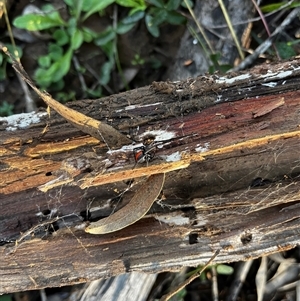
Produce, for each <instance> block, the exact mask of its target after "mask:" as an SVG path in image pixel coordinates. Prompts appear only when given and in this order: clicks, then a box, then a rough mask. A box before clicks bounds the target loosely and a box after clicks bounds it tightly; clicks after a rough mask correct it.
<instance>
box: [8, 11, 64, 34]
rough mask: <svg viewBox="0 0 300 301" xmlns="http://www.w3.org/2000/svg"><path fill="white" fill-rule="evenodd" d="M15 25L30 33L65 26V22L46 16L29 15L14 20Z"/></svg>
mask: <svg viewBox="0 0 300 301" xmlns="http://www.w3.org/2000/svg"><path fill="white" fill-rule="evenodd" d="M13 25H14V26H15V27H17V28H22V29H26V30H29V31H36V30H44V29H48V28H52V27H57V26H63V25H65V23H64V22H63V20H58V19H53V18H50V17H49V16H45V15H36V14H28V15H25V16H20V17H17V18H16V19H14V21H13Z"/></svg>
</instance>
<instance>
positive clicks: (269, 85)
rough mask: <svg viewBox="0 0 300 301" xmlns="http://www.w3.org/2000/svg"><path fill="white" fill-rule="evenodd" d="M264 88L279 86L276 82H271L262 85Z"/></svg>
mask: <svg viewBox="0 0 300 301" xmlns="http://www.w3.org/2000/svg"><path fill="white" fill-rule="evenodd" d="M261 85H262V86H265V87H269V88H274V87H276V86H277V83H276V82H269V83H264V84H261Z"/></svg>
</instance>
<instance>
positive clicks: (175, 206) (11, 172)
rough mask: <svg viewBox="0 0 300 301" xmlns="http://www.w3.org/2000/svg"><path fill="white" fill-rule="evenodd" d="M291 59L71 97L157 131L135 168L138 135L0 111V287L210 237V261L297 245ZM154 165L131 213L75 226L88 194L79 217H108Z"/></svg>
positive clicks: (195, 251)
mask: <svg viewBox="0 0 300 301" xmlns="http://www.w3.org/2000/svg"><path fill="white" fill-rule="evenodd" d="M299 62H300V61H299V60H297V59H295V60H293V61H289V62H285V63H278V64H274V65H263V66H258V67H256V68H254V69H252V70H251V71H250V72H247V73H243V74H241V73H240V74H231V75H228V76H227V77H226V78H225V77H224V78H223V77H220V76H218V75H214V76H211V77H198V78H196V79H188V80H186V81H182V82H176V83H171V82H165V83H153V84H152V85H151V86H149V87H144V88H140V89H136V90H132V91H129V92H126V93H121V94H118V95H112V96H110V97H107V98H104V99H99V100H85V101H78V102H74V103H72V104H71V105H70V106H71V107H72V108H73V109H76V110H77V111H80V112H81V113H84V114H86V115H89V116H91V117H93V118H95V119H99V120H101V121H105V122H107V123H108V124H110V125H113V126H114V127H115V128H116V129H118V130H119V131H120V132H122V133H123V134H126V135H127V136H128V137H130V139H131V140H135V141H139V142H144V143H148V142H149V141H150V140H153V139H155V142H154V144H156V148H155V156H154V158H153V160H152V161H151V162H149V164H148V165H147V164H146V163H139V164H137V165H136V166H135V168H134V169H133V167H134V165H135V161H134V157H133V148H134V147H136V146H137V145H138V143H136V144H132V145H129V146H127V147H123V148H121V149H117V150H113V151H108V147H109V146H107V145H106V144H105V143H103V142H99V141H98V140H96V139H94V138H91V137H90V136H87V135H85V134H83V133H82V132H80V131H78V130H77V129H75V128H74V127H73V126H72V125H69V124H68V123H67V122H66V121H65V120H64V119H63V118H61V117H60V116H58V115H57V114H56V113H53V112H51V115H50V117H49V116H48V115H47V114H46V113H36V114H32V115H31V116H33V117H34V118H35V119H31V122H30V123H29V124H27V126H26V128H23V129H22V128H20V127H21V126H24V123H19V124H18V125H17V126H16V122H15V123H14V126H16V130H14V131H12V130H11V131H9V128H10V129H12V126H13V125H12V124H10V125H8V121H9V122H12V121H11V120H12V119H11V118H10V119H2V124H1V136H0V141H1V142H0V143H1V145H0V150H1V162H0V167H1V168H0V173H1V177H0V179H1V182H0V193H1V194H0V204H1V213H2V214H1V217H0V239H1V244H2V246H1V247H0V249H1V261H0V292H1V293H8V292H13V291H22V290H28V289H38V288H43V287H49V286H62V285H71V284H75V283H82V282H86V281H90V280H94V279H99V278H101V277H109V276H113V275H118V274H122V273H126V272H131V271H138V272H149V273H156V272H161V271H167V270H168V271H170V270H177V269H179V268H181V267H182V266H196V265H199V264H204V263H205V262H207V261H208V260H209V258H210V257H211V256H212V255H213V254H214V252H215V251H217V250H220V254H219V255H218V256H217V257H216V259H215V260H214V261H215V262H230V261H238V260H247V259H249V258H256V257H259V256H262V255H266V254H269V253H273V252H277V251H281V250H287V249H290V248H292V247H294V246H295V245H297V244H298V242H299V238H298V237H299V235H298V231H299V229H298V227H299V215H300V207H299V201H300V193H299V180H300V177H299V174H300V164H299V162H300V147H299V136H300V128H299V125H300V114H299V112H300V91H299V89H298V87H299V74H300V67H299ZM24 116H27V118H28V115H24ZM24 118H25V117H24ZM7 120H8V121H7ZM27 121H28V119H27ZM23 122H24V120H23ZM161 172H165V173H166V180H165V184H164V187H163V194H162V196H161V202H160V205H159V204H155V205H154V206H153V207H152V208H151V210H150V212H149V214H147V215H146V216H145V217H144V218H143V219H142V220H140V221H138V222H137V223H135V224H133V225H131V226H129V227H128V228H124V229H122V230H120V231H117V232H113V233H110V234H106V235H90V234H88V233H85V232H84V227H85V220H86V217H87V214H86V212H87V207H88V206H89V204H90V202H91V201H93V202H92V204H91V205H90V207H91V212H90V215H89V216H88V218H89V219H90V220H96V219H99V218H100V217H104V216H108V215H110V214H111V212H112V211H114V210H117V209H118V208H120V207H122V206H124V205H125V204H126V203H127V202H128V201H129V200H130V198H131V197H132V195H133V194H134V192H135V191H137V190H138V189H139V186H140V185H142V183H143V180H144V178H145V177H146V176H148V175H151V174H155V173H161ZM130 179H135V180H134V182H133V186H132V188H130V189H129V190H128V191H126V193H124V194H123V192H124V191H125V190H126V189H127V188H128V180H130ZM15 240H17V244H16V243H15V242H14V241H15Z"/></svg>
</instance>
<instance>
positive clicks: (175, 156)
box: [161, 151, 181, 162]
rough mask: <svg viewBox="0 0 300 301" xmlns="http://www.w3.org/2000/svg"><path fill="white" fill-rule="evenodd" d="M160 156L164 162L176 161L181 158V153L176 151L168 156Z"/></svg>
mask: <svg viewBox="0 0 300 301" xmlns="http://www.w3.org/2000/svg"><path fill="white" fill-rule="evenodd" d="M161 158H163V159H165V160H166V162H177V161H180V159H181V154H180V153H179V152H178V151H177V152H175V153H173V154H171V155H168V156H161Z"/></svg>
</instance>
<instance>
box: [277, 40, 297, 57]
mask: <svg viewBox="0 0 300 301" xmlns="http://www.w3.org/2000/svg"><path fill="white" fill-rule="evenodd" d="M275 45H276V48H277V50H278V52H279V56H280V57H281V58H282V59H283V60H285V59H289V58H291V57H293V56H295V55H297V53H296V51H295V50H294V48H293V47H291V46H290V45H288V44H287V43H286V42H277V43H276V44H275Z"/></svg>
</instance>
